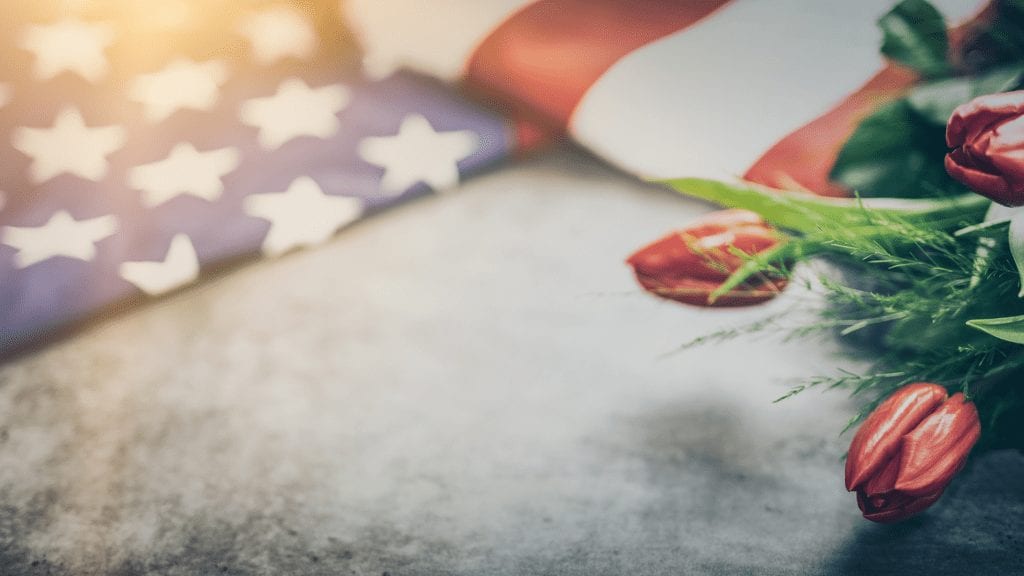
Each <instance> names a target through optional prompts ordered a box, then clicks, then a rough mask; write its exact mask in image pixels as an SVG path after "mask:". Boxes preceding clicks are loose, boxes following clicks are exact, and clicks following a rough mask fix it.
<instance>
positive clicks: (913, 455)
mask: <svg viewBox="0 0 1024 576" xmlns="http://www.w3.org/2000/svg"><path fill="white" fill-rule="evenodd" d="M979 437H981V422H980V421H979V419H978V410H977V409H976V408H975V407H974V404H972V403H971V402H968V401H966V400H965V399H964V395H963V394H961V393H959V392H958V393H956V394H954V395H953V396H951V397H948V398H947V395H946V389H945V388H943V387H942V386H939V385H937V384H928V383H925V382H919V383H916V384H909V385H907V386H904V387H903V388H900V389H899V390H897V391H896V392H895V393H894V394H893V395H892V396H890V397H889V398H887V399H886V400H885V402H882V403H881V404H880V405H879V406H878V408H876V409H875V411H874V412H872V413H871V415H870V416H868V417H867V419H866V420H865V421H864V423H863V424H862V425H861V427H860V429H859V430H857V433H856V434H855V435H854V437H853V442H851V443H850V452H849V454H848V455H847V457H846V489H847V490H850V491H856V492H857V505H858V506H859V507H860V510H861V512H863V513H864V517H865V518H867V519H868V520H873V521H875V522H897V521H900V520H904V519H906V518H909V517H911V516H913V515H915V514H918V513H919V512H922V511H923V510H924V509H925V508H928V507H929V506H931V505H932V504H934V503H935V501H936V500H938V499H939V497H940V496H942V491H943V490H945V489H946V485H948V484H949V482H950V480H952V479H953V476H955V475H956V473H957V472H959V471H960V469H961V468H963V466H964V463H965V462H966V461H967V455H968V454H970V452H971V448H972V447H973V446H974V443H975V442H977V441H978V438H979Z"/></svg>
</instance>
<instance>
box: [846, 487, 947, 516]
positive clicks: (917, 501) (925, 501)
mask: <svg viewBox="0 0 1024 576" xmlns="http://www.w3.org/2000/svg"><path fill="white" fill-rule="evenodd" d="M942 492H943V491H942V490H939V491H937V492H934V493H932V494H928V495H926V496H918V497H911V496H907V495H905V494H900V493H899V492H893V493H891V494H890V497H889V498H888V499H886V500H884V502H882V503H881V505H876V503H877V502H878V501H875V502H872V500H871V499H870V498H869V497H868V496H867V495H865V494H864V493H863V492H861V491H858V492H857V506H858V507H860V511H861V512H862V513H863V514H864V518H866V519H868V520H871V521H872V522H879V523H881V524H889V523H892V522H899V521H901V520H906V519H907V518H910V517H911V516H916V515H918V514H920V513H921V512H924V511H925V510H926V509H927V508H928V507H929V506H931V505H932V504H935V502H936V501H938V499H939V498H941V497H942Z"/></svg>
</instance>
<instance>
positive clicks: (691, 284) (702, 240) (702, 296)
mask: <svg viewBox="0 0 1024 576" xmlns="http://www.w3.org/2000/svg"><path fill="white" fill-rule="evenodd" d="M782 240H783V236H782V235H780V234H779V233H778V232H776V231H775V230H774V229H772V228H771V227H770V226H768V224H766V223H765V222H764V220H762V219H761V217H760V216H759V215H757V214H756V213H754V212H751V211H749V210H741V209H732V210H721V211H718V212H712V213H711V214H708V215H705V216H704V217H702V218H700V219H698V220H697V221H695V222H693V223H692V224H690V225H689V226H687V227H686V228H684V229H683V230H680V231H678V232H673V233H671V234H669V235H667V236H665V237H663V238H660V239H659V240H656V241H655V242H653V243H651V244H649V245H647V246H645V247H643V248H641V249H640V250H637V251H636V252H635V253H634V254H633V255H631V256H630V257H629V258H628V259H627V260H626V263H627V264H629V265H630V266H632V267H633V271H634V272H635V274H636V278H637V281H639V282H640V285H641V286H643V287H644V288H645V289H646V290H647V291H649V292H651V293H653V294H655V295H657V296H661V297H662V298H667V299H670V300H675V301H677V302H683V303H685V304H694V305H698V306H744V305H748V304H757V303H759V302H764V301H765V300H768V299H770V298H773V297H774V296H775V295H777V294H778V293H779V292H780V291H781V290H782V289H783V288H784V287H785V286H786V284H787V280H786V279H785V278H775V277H765V276H764V275H761V276H759V277H758V278H756V279H751V280H750V281H748V282H744V283H742V284H740V285H739V286H736V287H735V289H732V290H729V291H728V293H727V294H726V295H724V296H723V297H721V298H719V299H718V300H716V301H715V302H713V303H712V302H710V298H709V296H710V295H711V294H712V293H714V292H715V291H716V290H718V289H719V287H721V286H722V284H723V283H724V282H725V281H726V280H727V279H728V278H729V277H730V276H731V275H732V274H733V272H735V271H736V270H737V269H738V268H740V267H741V266H742V265H743V264H744V262H745V259H744V258H743V256H742V254H757V253H760V252H764V251H765V250H769V249H771V248H772V247H774V246H776V245H777V244H778V243H779V242H781V241H782ZM737 251H738V253H737Z"/></svg>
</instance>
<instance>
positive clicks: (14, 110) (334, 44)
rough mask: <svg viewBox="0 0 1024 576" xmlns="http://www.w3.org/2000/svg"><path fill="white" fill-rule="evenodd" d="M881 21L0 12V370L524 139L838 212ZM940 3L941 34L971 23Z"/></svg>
mask: <svg viewBox="0 0 1024 576" xmlns="http://www.w3.org/2000/svg"><path fill="white" fill-rule="evenodd" d="M891 4H892V2H891V0H861V1H859V2H811V1H808V0H689V1H685V0H534V1H530V0H433V1H431V2H423V1H421V0H348V1H346V2H343V3H342V4H341V6H340V9H339V5H338V4H336V3H335V2H333V1H332V2H316V1H306V2H284V1H275V2H260V1H255V0H252V1H239V0H235V1H230V2H229V1H221V0H207V1H200V0H136V1H133V2H126V1H123V0H121V1H118V0H106V1H104V0H93V1H85V0H77V1H76V0H45V1H40V0H15V1H14V2H8V3H7V5H5V11H6V14H5V17H4V19H3V20H0V32H2V34H0V44H2V49H3V52H4V54H5V55H6V58H5V59H4V60H3V62H0V191H2V193H3V194H2V197H0V201H2V202H3V204H2V205H0V353H2V352H3V351H5V350H10V349H12V348H13V347H15V346H17V345H19V344H20V343H23V342H25V341H27V340H29V339H32V338H36V337H38V336H40V335H45V334H46V333H47V332H48V331H50V330H52V329H53V328H55V327H59V326H61V325H64V324H66V323H68V322H71V321H74V320H77V319H80V318H83V317H85V316H87V315H89V314H90V313H93V312H95V311H97V310H99V309H102V308H104V307H107V306H110V305H113V304H115V303H119V302H124V301H125V300H126V299H131V298H132V297H138V296H140V295H158V294H162V293H166V292H168V291H171V290H174V289H176V288H179V287H181V286H184V285H187V284H189V283H191V282H193V281H195V280H196V278H198V276H199V274H200V271H201V270H202V269H203V268H204V267H207V266H210V265H212V264H216V263H219V262H224V261H229V260H233V259H237V258H240V257H244V256H248V255H258V254H264V255H270V256H274V255H278V254H282V253H284V252H287V251H289V250H291V249H293V248H297V247H302V246H309V245H312V244H316V243H318V242H322V241H324V240H326V239H327V238H329V237H330V236H331V235H332V234H333V233H334V232H336V231H337V230H338V229H340V228H342V227H344V226H345V225H346V224H349V223H351V222H353V221H355V220H357V219H359V218H361V217H363V216H364V215H366V214H368V213H371V212H373V211H374V210H377V209H379V208H382V207H385V206H388V205H390V204H393V203H395V202H398V201H401V200H402V199H405V198H408V197H411V196H413V195H417V194H421V193H424V192H427V191H429V190H441V189H445V188H449V187H451V186H453V185H455V184H457V183H458V182H459V180H460V179H461V178H463V177H465V176H466V175H468V174H470V173H473V172H476V171H479V170H480V169H482V168H484V167H486V166H488V165H491V164H494V163H495V162H496V161H498V160H500V159H502V158H505V157H507V156H509V155H510V154H511V153H512V152H514V151H515V150H516V149H517V148H522V147H525V146H528V145H530V144H531V143H533V142H535V141H536V140H537V137H538V135H539V134H541V133H542V132H541V131H540V130H539V129H537V128H535V126H537V125H547V126H549V127H552V128H554V129H556V130H563V131H565V132H567V133H568V134H569V135H571V136H572V137H573V138H574V139H576V140H577V141H578V142H580V143H582V144H583V145H584V146H586V147H588V148H589V149H591V150H593V151H594V152H595V153H597V154H598V155H600V156H602V157H604V158H606V159H608V160H609V161H610V162H612V163H614V164H616V165H618V166H620V167H622V168H624V169H626V170H628V171H630V172H633V173H635V174H637V175H639V176H643V177H676V176H701V177H718V178H721V177H727V178H728V177H740V176H742V177H745V178H747V179H750V180H753V181H757V182H761V183H764V184H768V185H772V186H777V187H785V188H794V187H800V188H806V189H809V190H812V191H815V192H817V193H820V194H843V193H845V191H844V190H842V189H840V188H838V187H836V186H835V185H833V184H831V183H829V181H828V179H827V173H828V169H829V167H830V166H831V164H832V162H833V160H834V157H835V154H836V152H837V150H838V147H839V145H840V143H841V142H842V141H843V140H844V139H845V137H846V136H847V135H848V134H849V133H850V131H851V130H852V128H853V126H854V124H855V123H856V121H857V120H858V119H859V118H860V117H862V116H863V115H864V114H865V113H866V112H867V111H868V110H870V109H871V108H873V107H874V106H876V105H877V104H878V103H879V102H880V101H883V100H885V99H887V98H892V97H893V96H894V95H896V94H899V93H900V92H901V91H902V90H904V89H905V88H907V87H908V86H909V85H910V84H911V83H913V81H914V77H913V75H912V74H910V73H908V72H907V71H905V70H903V69H900V68H898V67H896V66H892V65H888V64H886V63H885V62H883V61H881V60H880V59H879V57H878V56H877V45H878V43H879V42H880V38H881V37H880V33H879V32H878V31H877V29H876V26H875V21H876V20H877V18H878V17H879V16H881V15H882V14H883V13H884V12H885V11H886V10H888V9H889V8H890V7H891ZM937 4H938V5H939V7H940V8H942V9H943V10H944V11H945V13H946V15H947V17H949V18H950V19H951V20H952V21H956V20H959V19H962V18H964V17H967V16H969V15H971V14H972V13H973V12H974V11H975V10H976V9H977V8H978V5H979V4H980V2H978V1H975V0H969V1H965V0H959V1H957V0H946V1H942V2H937ZM346 24H347V25H349V26H350V27H352V28H354V30H355V31H356V33H357V34H356V35H357V38H358V40H359V41H360V42H361V44H362V46H363V52H362V58H361V60H362V63H363V65H364V71H360V70H359V69H358V60H359V58H358V55H359V54H358V51H357V50H356V49H355V48H354V47H353V46H352V45H351V43H350V42H349V40H348V38H349V37H348V35H347V34H346V33H345V32H344V30H345V29H346ZM406 68H407V69H412V70H415V71H417V72H418V73H419V74H421V75H414V74H411V73H409V72H404V71H402V70H403V69H406ZM423 75H426V76H432V77H434V78H435V79H436V81H432V80H427V79H426V78H425V77H424V76H423ZM444 83H448V84H458V85H461V86H462V87H463V88H464V89H465V90H466V91H467V92H468V93H470V94H472V95H473V96H474V98H472V99H469V98H465V97H462V96H459V93H458V92H457V91H455V90H452V89H450V88H449V87H446V86H445V85H444ZM475 101H480V102H486V103H487V104H488V105H490V106H491V108H489V109H488V108H485V107H483V106H481V105H479V104H477V103H474V102H475ZM513 118H514V119H515V120H511V119H513Z"/></svg>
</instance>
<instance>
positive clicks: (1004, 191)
mask: <svg viewBox="0 0 1024 576" xmlns="http://www.w3.org/2000/svg"><path fill="white" fill-rule="evenodd" d="M944 164H945V167H946V172H947V173H948V174H949V175H950V176H951V177H952V178H953V179H954V180H956V181H957V182H960V183H961V184H963V185H964V186H967V187H968V188H970V189H971V190H974V191H975V192H977V193H979V194H981V195H983V196H986V197H988V198H991V199H992V200H995V201H996V202H999V203H1000V204H1004V205H1007V206H1014V205H1020V204H1024V197H1020V198H1017V197H1016V195H1014V194H1013V192H1012V190H1011V189H1010V184H1009V182H1007V181H1006V179H1004V178H1003V177H1002V176H999V175H997V174H991V173H988V172H984V171H982V170H979V169H978V168H976V167H974V166H972V165H971V160H970V158H968V157H967V155H966V154H965V153H964V152H963V150H961V149H959V148H958V149H956V150H953V151H952V152H950V153H949V154H946V159H945V161H944Z"/></svg>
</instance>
